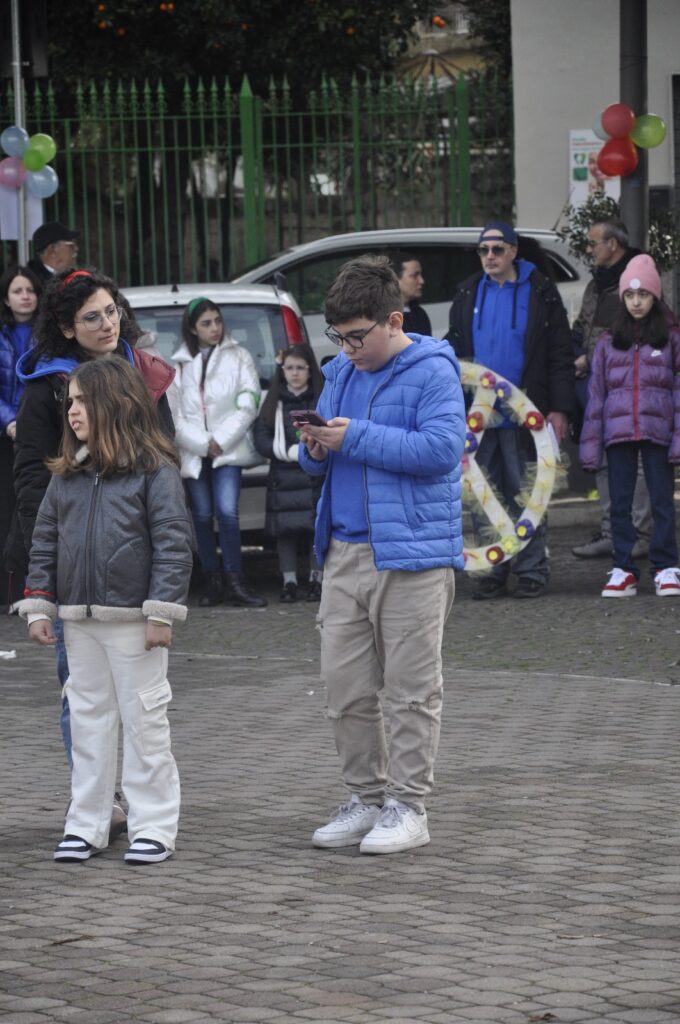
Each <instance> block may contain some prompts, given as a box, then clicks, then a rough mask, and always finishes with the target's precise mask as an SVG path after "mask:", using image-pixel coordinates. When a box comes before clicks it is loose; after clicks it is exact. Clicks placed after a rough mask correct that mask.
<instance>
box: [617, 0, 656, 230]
mask: <svg viewBox="0 0 680 1024" xmlns="http://www.w3.org/2000/svg"><path fill="white" fill-rule="evenodd" d="M619 15H620V91H621V102H622V103H625V104H626V105H627V106H629V107H632V108H633V110H634V111H635V113H636V114H638V115H639V114H646V113H647V0H620V6H619ZM638 157H639V160H638V165H637V167H636V168H635V170H634V171H633V173H632V174H627V175H625V176H623V177H622V178H621V220H623V221H624V223H625V224H626V225H627V227H628V233H629V235H630V243H631V245H634V246H636V247H637V248H638V249H645V248H646V247H647V231H648V228H649V187H648V184H649V182H648V167H647V150H646V149H638Z"/></svg>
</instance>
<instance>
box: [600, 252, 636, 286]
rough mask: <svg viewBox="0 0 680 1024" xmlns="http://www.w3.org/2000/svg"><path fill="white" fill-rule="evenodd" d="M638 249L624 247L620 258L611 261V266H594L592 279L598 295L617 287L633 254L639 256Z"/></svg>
mask: <svg viewBox="0 0 680 1024" xmlns="http://www.w3.org/2000/svg"><path fill="white" fill-rule="evenodd" d="M640 252H641V250H640V249H633V248H630V249H626V251H625V252H624V254H623V256H622V257H621V259H620V260H617V261H616V263H612V265H611V267H596V269H595V271H594V272H593V279H594V281H595V291H596V292H597V294H598V295H600V294H601V293H602V292H606V291H609V289H611V288H618V285H619V278H620V277H621V274H622V273H623V272H624V270H625V269H626V267H627V266H628V264H629V263H630V261H631V260H632V258H633V256H639V255H640Z"/></svg>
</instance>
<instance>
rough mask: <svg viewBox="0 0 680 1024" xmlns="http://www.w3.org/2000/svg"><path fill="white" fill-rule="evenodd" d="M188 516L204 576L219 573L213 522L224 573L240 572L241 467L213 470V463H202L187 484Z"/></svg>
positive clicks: (225, 467)
mask: <svg viewBox="0 0 680 1024" xmlns="http://www.w3.org/2000/svg"><path fill="white" fill-rule="evenodd" d="M186 485H187V490H188V491H189V497H190V498H191V512H192V515H193V517H194V527H195V528H196V544H197V547H198V557H199V558H200V560H201V565H202V567H203V571H204V572H219V570H220V563H219V558H218V557H217V545H216V544H215V531H214V529H213V518H216V519H217V528H218V533H219V538H220V547H221V549H222V567H223V568H224V571H225V572H240V571H241V530H240V528H239V524H238V499H239V497H240V494H241V467H240V466H220V467H219V468H218V469H213V465H212V459H211V458H205V459H203V466H202V469H201V475H200V476H199V478H198V480H187V481H186Z"/></svg>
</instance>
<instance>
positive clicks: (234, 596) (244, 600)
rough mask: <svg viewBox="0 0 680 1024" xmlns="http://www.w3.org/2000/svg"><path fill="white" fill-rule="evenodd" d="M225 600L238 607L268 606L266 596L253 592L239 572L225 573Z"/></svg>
mask: <svg viewBox="0 0 680 1024" xmlns="http://www.w3.org/2000/svg"><path fill="white" fill-rule="evenodd" d="M224 600H225V603H226V604H233V605H235V606H236V607H237V608H266V607H267V602H266V600H265V599H264V597H258V596H257V595H256V594H253V593H251V591H250V590H248V588H247V587H246V586H245V584H244V583H243V580H242V579H241V577H240V576H239V574H238V573H237V572H228V573H225V594H224Z"/></svg>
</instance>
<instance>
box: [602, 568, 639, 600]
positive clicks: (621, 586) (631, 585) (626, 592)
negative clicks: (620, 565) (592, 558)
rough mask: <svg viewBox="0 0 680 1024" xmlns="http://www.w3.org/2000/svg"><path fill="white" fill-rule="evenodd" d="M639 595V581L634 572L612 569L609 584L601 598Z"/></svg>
mask: <svg viewBox="0 0 680 1024" xmlns="http://www.w3.org/2000/svg"><path fill="white" fill-rule="evenodd" d="M636 594H637V580H636V579H635V577H634V576H633V574H632V572H626V570H625V569H612V571H611V572H610V573H609V582H608V583H607V584H606V586H605V588H604V590H603V591H602V594H601V595H600V596H601V597H635V595H636Z"/></svg>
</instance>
